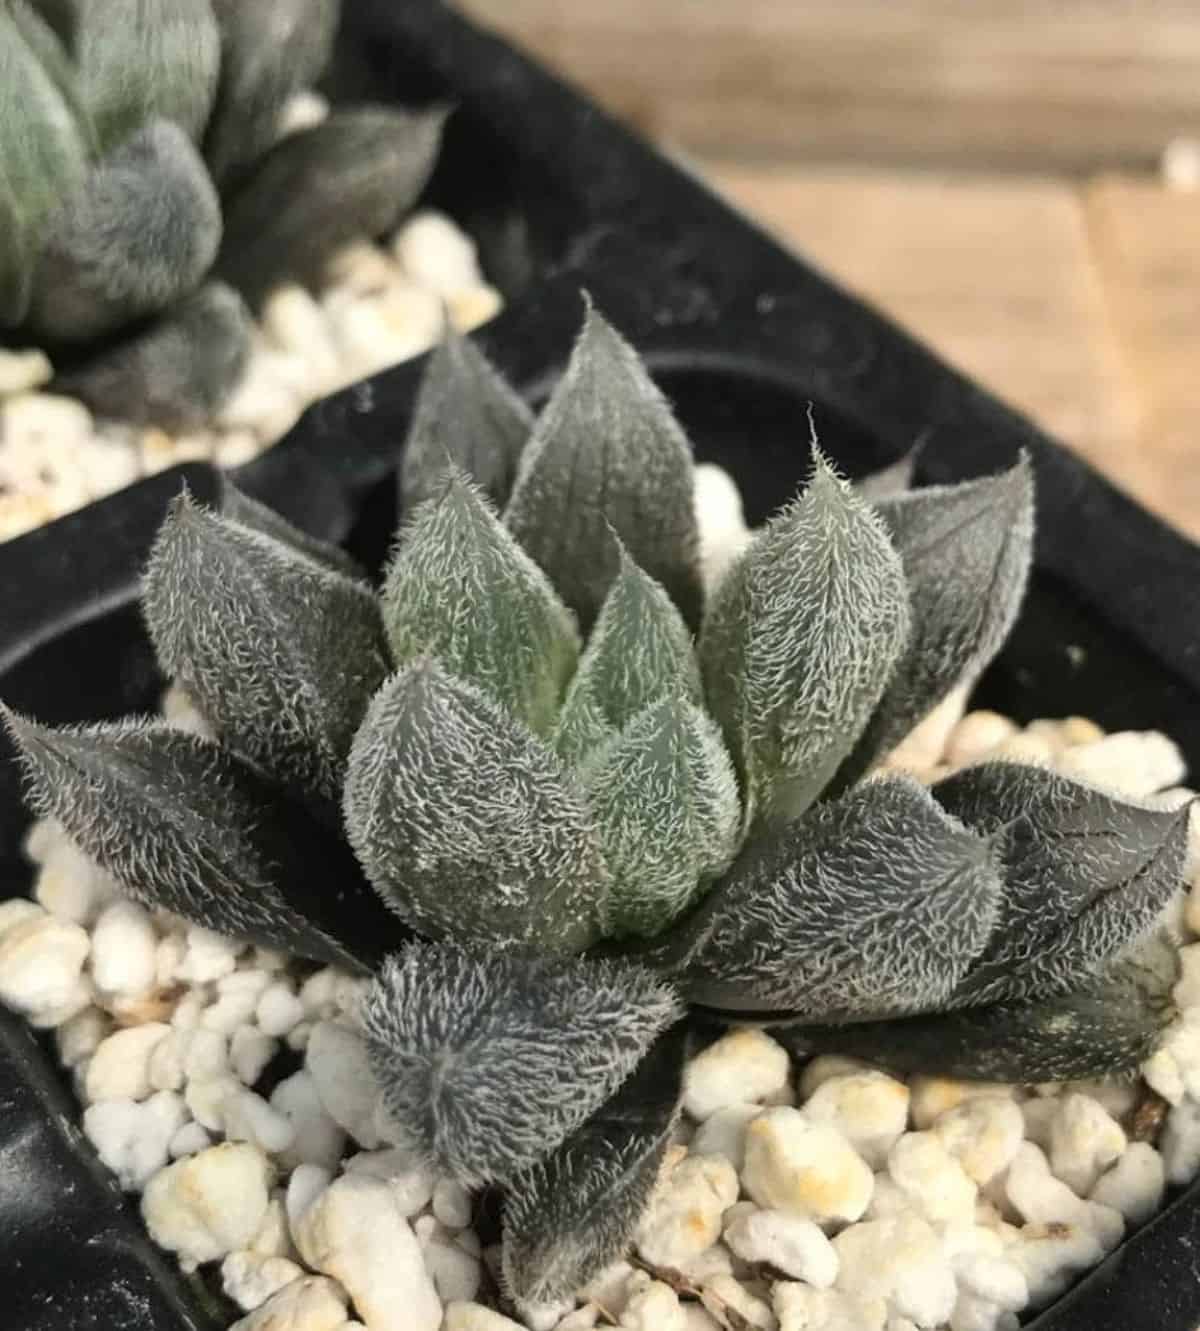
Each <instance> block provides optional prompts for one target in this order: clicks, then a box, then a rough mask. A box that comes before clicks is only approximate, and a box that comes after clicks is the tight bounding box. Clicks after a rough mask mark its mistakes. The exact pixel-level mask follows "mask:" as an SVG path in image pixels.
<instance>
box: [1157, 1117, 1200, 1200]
mask: <svg viewBox="0 0 1200 1331" xmlns="http://www.w3.org/2000/svg"><path fill="white" fill-rule="evenodd" d="M1159 1150H1161V1151H1162V1158H1163V1165H1164V1166H1165V1168H1166V1171H1167V1181H1168V1182H1169V1183H1175V1184H1183V1183H1190V1182H1191V1180H1192V1179H1193V1178H1194V1177H1195V1176H1196V1173H1197V1172H1198V1171H1200V1104H1198V1103H1197V1102H1196V1101H1195V1100H1191V1099H1188V1100H1183V1101H1182V1102H1181V1103H1180V1104H1177V1105H1174V1106H1173V1107H1172V1108H1171V1110H1170V1112H1169V1113H1168V1114H1167V1121H1166V1123H1165V1125H1164V1126H1163V1133H1162V1138H1161V1140H1160V1142H1159Z"/></svg>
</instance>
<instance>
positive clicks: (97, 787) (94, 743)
mask: <svg viewBox="0 0 1200 1331" xmlns="http://www.w3.org/2000/svg"><path fill="white" fill-rule="evenodd" d="M6 720H7V722H8V726H9V730H10V732H11V734H12V735H13V738H14V739H15V740H16V742H17V745H18V748H19V751H20V755H21V759H22V763H23V766H24V769H25V775H26V778H27V786H28V793H29V797H30V802H31V804H32V806H33V808H34V809H35V810H36V811H37V812H38V813H39V814H41V815H45V816H51V817H54V818H57V819H58V820H59V821H60V822H61V823H62V825H63V827H64V828H65V829H66V831H67V833H68V835H70V836H71V838H72V839H73V840H74V841H75V842H76V843H77V844H78V845H79V846H80V847H81V849H82V850H83V851H84V852H85V853H86V854H87V855H89V856H91V857H92V859H94V860H95V861H96V862H97V863H98V864H99V865H100V866H101V867H102V868H103V869H105V870H107V871H108V872H109V873H110V874H112V875H113V877H114V878H116V879H117V881H118V882H119V883H120V884H121V886H122V887H123V888H124V890H125V891H126V892H127V893H128V894H129V895H130V896H132V897H133V898H135V899H136V900H138V901H141V902H142V903H143V904H145V905H147V906H151V907H161V908H162V909H164V910H169V911H173V912H175V913H176V914H177V915H181V916H183V917H184V919H187V920H190V921H191V922H192V923H194V924H199V925H203V926H204V927H205V928H208V929H214V930H216V931H217V932H219V933H223V934H228V935H230V936H231V937H235V938H249V939H253V940H254V941H255V942H258V943H261V944H263V945H264V946H267V947H274V948H284V949H286V950H287V951H290V952H296V953H298V954H299V955H301V956H306V957H313V958H316V959H320V960H323V961H327V962H333V963H335V964H340V965H350V966H352V967H355V968H357V965H358V963H357V961H356V960H355V952H354V950H353V949H352V948H348V947H347V946H346V945H345V944H344V943H343V942H342V941H341V937H342V934H341V928H342V927H345V928H346V929H350V928H351V926H352V924H353V923H354V918H351V917H357V913H358V910H359V902H360V901H362V900H363V899H365V898H367V897H369V895H370V891H369V889H368V888H366V885H365V884H362V888H361V890H360V891H359V892H358V893H356V892H355V891H354V875H353V863H352V862H350V864H348V865H347V863H346V862H345V861H346V860H347V859H348V858H349V857H344V849H343V848H342V847H340V845H339V843H338V839H337V838H336V837H335V836H333V835H332V834H326V833H323V832H322V830H321V829H319V828H317V827H316V826H315V825H314V824H313V823H312V821H311V820H310V819H308V818H306V817H305V816H303V815H302V814H299V813H295V812H294V811H292V810H290V809H289V808H286V807H285V802H284V801H283V800H282V799H281V798H280V796H279V793H278V792H277V791H274V790H272V789H271V788H270V787H269V786H268V785H267V784H266V783H265V782H263V781H262V780H261V779H260V778H258V777H257V776H256V775H255V774H254V773H253V772H252V771H251V770H250V769H249V768H247V767H246V766H245V765H244V764H242V763H240V762H238V761H237V759H236V758H234V756H233V755H232V754H230V753H229V752H227V751H226V750H224V749H222V748H221V747H220V746H219V745H217V744H215V743H213V742H212V741H211V740H206V739H201V738H199V737H197V736H195V735H191V734H186V733H184V732H183V731H180V730H176V729H173V728H172V727H170V726H167V725H165V724H161V723H159V724H153V723H142V722H121V723H115V724H106V725H95V726H84V727H65V728H54V727H50V726H42V725H38V724H36V723H35V722H32V721H29V720H26V719H24V718H21V717H16V716H13V715H11V714H9V715H7V716H6ZM347 868H349V869H350V870H351V872H350V874H349V875H347V874H346V872H345V870H346V869H347ZM352 898H353V899H352ZM369 906H370V903H369V902H368V903H367V908H368V910H369ZM330 922H332V926H333V927H332V928H330V927H329V926H330ZM372 923H373V927H374V928H375V929H378V919H377V918H374V919H373V921H372Z"/></svg>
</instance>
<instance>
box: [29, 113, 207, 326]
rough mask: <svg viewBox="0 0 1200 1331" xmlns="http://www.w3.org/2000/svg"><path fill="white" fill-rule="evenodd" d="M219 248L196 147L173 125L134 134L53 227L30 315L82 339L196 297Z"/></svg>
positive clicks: (73, 195) (67, 202)
mask: <svg viewBox="0 0 1200 1331" xmlns="http://www.w3.org/2000/svg"><path fill="white" fill-rule="evenodd" d="M220 243H221V205H220V203H219V201H218V199H217V192H216V190H215V189H214V188H213V183H212V181H211V180H210V179H209V176H208V172H207V171H206V170H205V167H204V163H203V161H201V159H200V155H199V154H198V153H197V151H196V149H195V148H194V147H193V146H192V142H191V140H190V139H189V138H188V136H187V135H186V134H185V133H184V132H183V131H182V130H181V129H180V128H179V126H178V125H174V124H172V123H170V122H169V121H166V120H156V121H153V122H152V123H151V124H149V125H146V126H145V127H144V128H142V129H140V130H138V131H136V132H135V133H133V134H131V135H130V136H129V137H128V138H127V139H125V140H124V142H122V143H121V144H120V146H119V147H117V148H116V149H114V150H113V152H111V153H110V154H109V155H108V156H107V157H106V158H105V159H104V160H103V161H102V162H100V163H99V164H98V165H97V166H95V167H94V168H93V169H92V170H91V171H90V172H89V173H88V174H87V176H86V177H85V178H84V179H83V180H82V181H81V182H80V183H79V185H78V186H77V187H76V188H75V189H74V190H72V191H71V192H70V193H69V194H68V195H66V197H64V198H63V199H62V200H61V202H60V203H59V204H58V206H57V207H56V208H55V209H54V211H53V212H52V213H51V214H50V216H49V217H48V218H47V219H46V224H45V235H44V237H43V245H42V249H41V253H40V256H39V259H38V263H37V267H36V273H35V281H34V287H33V292H32V298H31V303H30V308H29V314H28V323H29V326H30V327H31V328H32V329H33V330H34V331H35V332H36V333H37V334H39V335H40V336H42V337H46V338H50V339H57V340H61V341H76V340H84V339H88V338H93V337H99V336H101V335H102V334H105V333H108V332H112V331H113V330H115V329H117V328H119V327H120V326H121V325H122V324H125V323H129V322H132V321H133V320H136V319H139V318H142V317H144V316H146V315H149V314H153V313H156V312H157V311H158V310H161V309H165V308H166V306H168V305H170V304H171V303H173V302H174V301H176V300H179V299H180V298H181V297H183V296H186V295H187V294H188V293H189V292H190V291H194V290H195V288H196V287H197V286H199V285H200V283H201V281H202V280H203V279H204V276H205V274H206V273H207V272H208V269H209V267H210V266H211V264H212V262H213V260H214V259H215V258H216V255H217V249H218V247H219V245H220Z"/></svg>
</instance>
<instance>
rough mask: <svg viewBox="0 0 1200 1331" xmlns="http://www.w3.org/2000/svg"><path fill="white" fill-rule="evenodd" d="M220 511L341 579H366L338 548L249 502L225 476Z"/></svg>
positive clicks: (351, 559)
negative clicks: (304, 556)
mask: <svg viewBox="0 0 1200 1331" xmlns="http://www.w3.org/2000/svg"><path fill="white" fill-rule="evenodd" d="M221 512H222V513H223V514H224V515H225V517H227V518H231V519H232V520H233V521H234V522H237V523H240V524H241V525H242V526H243V527H252V528H253V529H254V530H255V531H257V532H261V533H262V534H263V535H264V536H270V537H273V538H274V539H275V540H277V541H282V542H283V543H284V545H290V546H291V547H292V548H293V549H295V550H297V551H299V553H300V554H302V555H307V556H308V557H309V559H313V560H315V561H316V562H317V563H318V564H320V565H322V566H323V567H324V568H327V569H328V570H329V571H330V572H331V573H340V574H342V575H343V576H344V577H347V578H355V579H362V578H365V577H366V574H365V573H364V572H363V570H362V568H361V567H360V566H359V564H358V561H357V560H355V559H354V558H352V557H351V556H350V555H348V554H347V553H346V551H345V550H343V549H342V547H341V546H340V545H333V544H331V543H330V542H329V541H322V540H319V539H318V538H317V537H315V536H310V535H309V534H308V532H306V531H301V530H300V528H299V527H296V526H293V525H292V523H290V522H289V521H288V520H287V519H286V518H284V517H281V516H280V515H279V514H278V513H276V512H275V510H274V509H273V508H268V507H267V505H266V504H261V503H259V501H258V500H257V499H252V498H251V497H250V496H249V495H248V494H245V493H243V492H242V491H241V490H239V489H238V488H237V486H236V485H234V483H233V482H232V481H231V480H230V479H229V478H228V476H223V477H222V478H221Z"/></svg>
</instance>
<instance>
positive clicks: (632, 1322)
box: [617, 1280, 687, 1331]
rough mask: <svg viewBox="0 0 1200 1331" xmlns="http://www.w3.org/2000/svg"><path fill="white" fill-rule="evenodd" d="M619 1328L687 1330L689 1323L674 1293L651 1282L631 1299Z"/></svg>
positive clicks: (638, 1290) (668, 1330)
mask: <svg viewBox="0 0 1200 1331" xmlns="http://www.w3.org/2000/svg"><path fill="white" fill-rule="evenodd" d="M617 1325H618V1326H621V1327H625V1328H627V1331H685V1328H686V1326H687V1323H686V1322H685V1321H684V1317H683V1310H682V1309H681V1308H680V1306H679V1296H678V1295H677V1294H676V1293H675V1291H674V1290H673V1289H672V1288H671V1287H670V1286H669V1285H664V1284H663V1282H662V1281H661V1280H652V1281H649V1282H648V1283H646V1284H643V1285H641V1286H640V1287H639V1288H638V1289H637V1290H636V1291H635V1292H634V1293H633V1294H632V1295H631V1296H630V1299H629V1302H628V1303H627V1304H626V1305H625V1308H624V1310H623V1311H622V1313H621V1317H620V1320H619V1321H618V1323H617Z"/></svg>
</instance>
